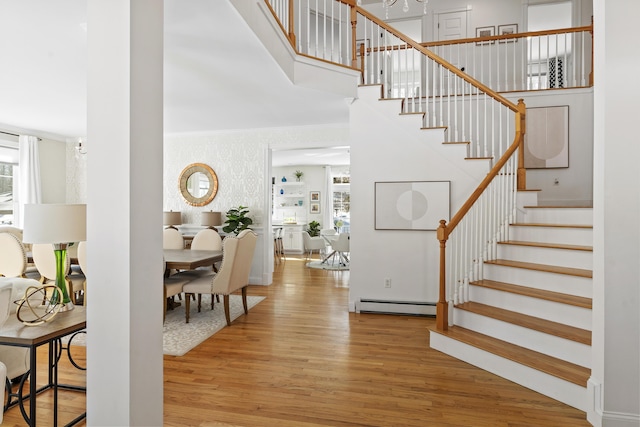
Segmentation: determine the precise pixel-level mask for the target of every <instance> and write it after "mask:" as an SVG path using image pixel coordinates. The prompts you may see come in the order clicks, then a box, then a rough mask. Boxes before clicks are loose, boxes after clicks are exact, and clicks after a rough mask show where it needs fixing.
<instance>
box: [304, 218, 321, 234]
mask: <svg viewBox="0 0 640 427" xmlns="http://www.w3.org/2000/svg"><path fill="white" fill-rule="evenodd" d="M307 233H309V236H311V237H316V236H319V235H320V223H319V222H318V221H311V222H310V223H309V228H307Z"/></svg>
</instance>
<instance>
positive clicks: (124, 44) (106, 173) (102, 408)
mask: <svg viewBox="0 0 640 427" xmlns="http://www.w3.org/2000/svg"><path fill="white" fill-rule="evenodd" d="M87 13H88V19H87V20H88V24H87V28H88V83H87V98H88V105H87V110H88V126H87V127H88V139H89V140H90V141H91V151H90V152H89V153H88V154H87V162H88V164H87V173H88V179H87V228H88V230H87V257H88V268H87V270H88V271H90V273H89V275H90V277H91V278H90V280H89V282H90V284H89V285H88V289H87V292H88V294H90V297H88V298H87V299H88V307H87V313H88V314H87V326H88V334H87V363H88V370H87V389H88V390H87V416H88V418H87V424H88V425H92V426H107V425H108V426H142V425H144V426H160V425H162V420H163V372H162V368H163V356H162V286H163V285H162V273H163V272H162V236H161V230H162V146H163V121H162V120H163V71H162V67H163V65H162V60H163V2H162V1H159V0H89V1H88V11H87Z"/></svg>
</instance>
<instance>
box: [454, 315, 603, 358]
mask: <svg viewBox="0 0 640 427" xmlns="http://www.w3.org/2000/svg"><path fill="white" fill-rule="evenodd" d="M453 319H454V323H455V324H456V325H459V326H462V327H463V328H466V329H470V330H472V331H476V332H479V333H481V334H484V335H488V336H490V337H494V338H497V339H499V340H502V341H506V342H509V343H511V344H515V345H518V346H520V347H524V348H527V349H529V350H533V351H537V352H538V353H543V354H546V355H548V356H551V357H555V358H558V359H562V360H566V361H567V362H571V363H575V364H576V365H580V366H584V367H585V368H589V367H590V360H591V347H590V346H588V345H585V344H581V343H577V342H575V341H570V340H567V339H564V338H560V337H557V336H554V335H550V334H545V333H543V332H539V331H536V330H533V329H528V328H524V327H522V326H518V325H514V324H512V323H508V322H503V321H501V320H496V319H493V318H491V317H486V316H481V315H479V314H476V313H472V312H469V311H466V310H460V309H455V310H454V313H453Z"/></svg>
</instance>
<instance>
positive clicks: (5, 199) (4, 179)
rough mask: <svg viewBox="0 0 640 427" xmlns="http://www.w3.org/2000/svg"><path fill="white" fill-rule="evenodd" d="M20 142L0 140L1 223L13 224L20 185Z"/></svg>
mask: <svg viewBox="0 0 640 427" xmlns="http://www.w3.org/2000/svg"><path fill="white" fill-rule="evenodd" d="M18 159H19V154H18V143H17V142H14V141H5V140H0V224H5V225H6V224H13V223H14V221H13V209H14V203H15V201H16V198H15V197H14V193H15V191H17V185H18V182H17V181H18Z"/></svg>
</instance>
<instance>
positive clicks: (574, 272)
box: [484, 259, 593, 279]
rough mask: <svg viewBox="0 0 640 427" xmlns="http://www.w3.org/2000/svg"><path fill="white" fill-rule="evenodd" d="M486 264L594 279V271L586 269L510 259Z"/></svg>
mask: <svg viewBox="0 0 640 427" xmlns="http://www.w3.org/2000/svg"><path fill="white" fill-rule="evenodd" d="M484 263H485V264H491V265H501V266H505V267H515V268H524V269H527V270H536V271H545V272H548V273H556V274H566V275H569V276H578V277H587V278H590V279H591V278H593V271H592V270H586V269H584V268H572V267H561V266H557V265H548V264H535V263H532V262H523V261H512V260H508V259H495V260H492V261H485V262H484Z"/></svg>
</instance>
